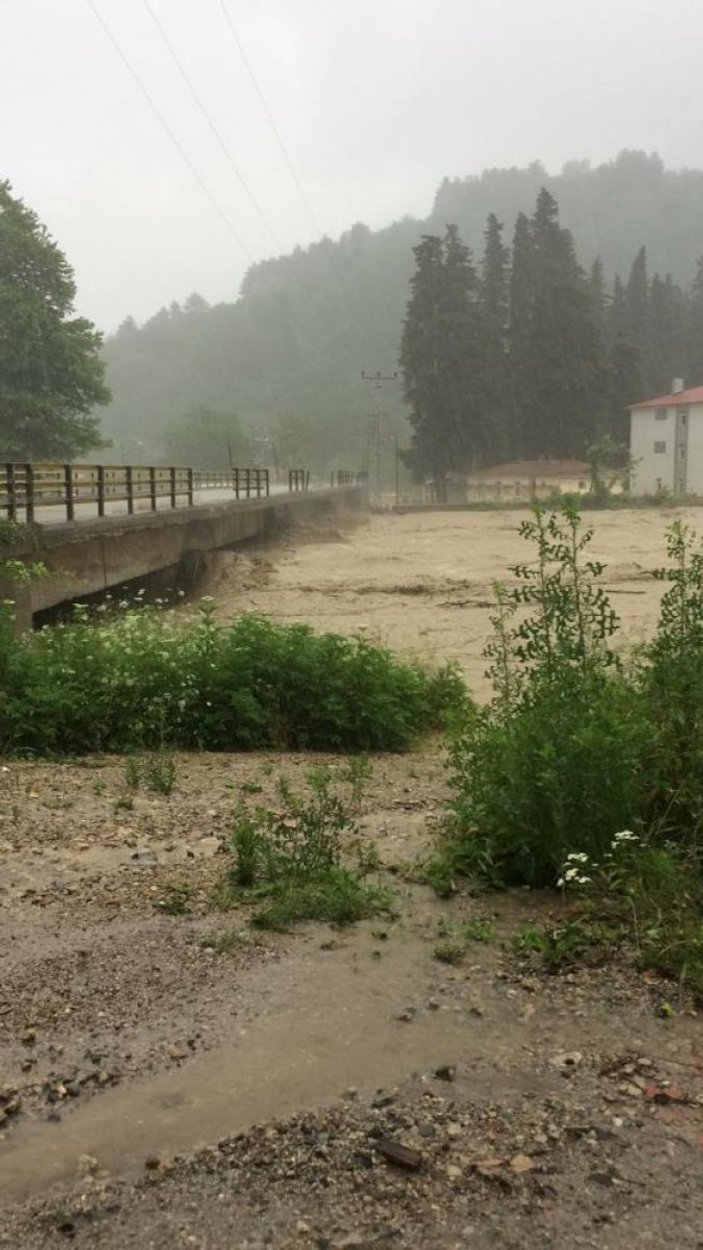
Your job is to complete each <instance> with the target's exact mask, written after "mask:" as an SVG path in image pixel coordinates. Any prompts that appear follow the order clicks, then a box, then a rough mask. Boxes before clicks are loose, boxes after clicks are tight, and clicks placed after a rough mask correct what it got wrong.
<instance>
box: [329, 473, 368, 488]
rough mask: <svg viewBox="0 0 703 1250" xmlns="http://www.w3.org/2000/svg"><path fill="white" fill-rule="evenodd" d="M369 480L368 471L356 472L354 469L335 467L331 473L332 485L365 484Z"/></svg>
mask: <svg viewBox="0 0 703 1250" xmlns="http://www.w3.org/2000/svg"><path fill="white" fill-rule="evenodd" d="M368 480H369V475H368V473H355V472H354V470H352V469H333V471H332V472H331V473H330V486H363V485H365V483H366V482H368Z"/></svg>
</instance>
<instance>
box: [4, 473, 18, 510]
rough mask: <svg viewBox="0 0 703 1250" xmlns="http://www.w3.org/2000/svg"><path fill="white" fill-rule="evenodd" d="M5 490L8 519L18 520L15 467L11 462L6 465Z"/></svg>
mask: <svg viewBox="0 0 703 1250" xmlns="http://www.w3.org/2000/svg"><path fill="white" fill-rule="evenodd" d="M5 490H6V492H7V505H6V507H7V519H8V521H16V520H17V499H16V497H15V466H14V464H10V463H9V462H8V463H7V464H6V465H5Z"/></svg>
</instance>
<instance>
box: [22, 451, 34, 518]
mask: <svg viewBox="0 0 703 1250" xmlns="http://www.w3.org/2000/svg"><path fill="white" fill-rule="evenodd" d="M24 480H25V508H26V509H27V524H28V525H31V524H32V523H33V521H34V465H31V464H26V465H25V466H24Z"/></svg>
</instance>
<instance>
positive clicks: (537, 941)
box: [513, 921, 594, 972]
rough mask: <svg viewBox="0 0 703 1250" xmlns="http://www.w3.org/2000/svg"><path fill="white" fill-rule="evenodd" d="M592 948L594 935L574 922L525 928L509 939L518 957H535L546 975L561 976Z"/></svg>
mask: <svg viewBox="0 0 703 1250" xmlns="http://www.w3.org/2000/svg"><path fill="white" fill-rule="evenodd" d="M593 944H594V935H593V934H592V933H591V932H589V930H588V928H587V927H585V926H584V925H582V924H579V923H578V922H572V921H569V922H567V923H566V924H563V925H542V926H539V925H528V926H527V927H525V928H524V929H521V930H520V932H519V933H517V934H516V936H515V938H514V939H513V946H514V948H515V950H516V951H517V952H518V953H519V954H521V955H538V956H539V958H540V960H541V961H542V962H543V963H544V965H545V967H546V968H547V970H548V971H549V972H561V971H562V970H563V969H564V968H565V967H566V968H570V967H572V966H573V965H574V964H575V963H578V961H579V960H580V959H581V958H582V957H583V955H584V953H585V952H586V951H587V950H589V949H590V948H591V947H592V946H593Z"/></svg>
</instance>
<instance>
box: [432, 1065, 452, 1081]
mask: <svg viewBox="0 0 703 1250" xmlns="http://www.w3.org/2000/svg"><path fill="white" fill-rule="evenodd" d="M432 1075H433V1076H435V1077H436V1078H437V1080H438V1081H454V1080H456V1068H455V1067H454V1064H453V1063H440V1065H439V1067H438V1068H435V1070H434V1072H433V1074H432Z"/></svg>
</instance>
